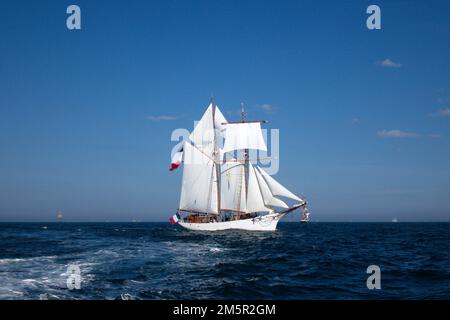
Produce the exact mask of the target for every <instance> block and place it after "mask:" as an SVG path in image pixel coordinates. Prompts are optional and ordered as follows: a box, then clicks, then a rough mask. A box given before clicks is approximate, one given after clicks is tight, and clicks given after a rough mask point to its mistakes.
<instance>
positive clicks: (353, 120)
mask: <svg viewBox="0 0 450 320" xmlns="http://www.w3.org/2000/svg"><path fill="white" fill-rule="evenodd" d="M360 123H361V120H359V118H353V119H352V124H360Z"/></svg>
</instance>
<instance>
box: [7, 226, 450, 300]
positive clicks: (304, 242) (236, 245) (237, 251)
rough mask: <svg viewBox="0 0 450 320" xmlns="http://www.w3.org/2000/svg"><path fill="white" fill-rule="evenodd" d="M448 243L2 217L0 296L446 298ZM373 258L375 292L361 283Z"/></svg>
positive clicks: (325, 230) (327, 230)
mask: <svg viewBox="0 0 450 320" xmlns="http://www.w3.org/2000/svg"><path fill="white" fill-rule="evenodd" d="M45 226H46V228H45ZM449 249H450V223H423V224H421V223H310V224H299V223H281V224H279V230H278V231H276V232H267V233H265V232H256V233H255V232H243V231H230V232H218V233H197V232H192V231H187V230H182V229H181V228H179V227H174V226H171V225H170V224H168V223H117V224H116V223H80V224H78V223H59V224H58V223H48V224H45V223H25V224H17V223H3V224H0V299H39V298H55V299H56V298H57V299H120V298H135V299H361V298H363V299H365V298H368V299H392V298H393V299H438V298H439V299H450V253H449V252H450V250H449ZM69 264H77V265H79V267H80V269H81V277H82V282H81V289H80V290H69V289H67V285H66V280H67V276H68V275H67V274H66V270H67V267H68V265H69ZM372 264H375V265H379V266H380V268H381V286H382V289H381V290H368V289H367V287H366V279H367V277H368V275H367V274H366V268H367V267H368V266H369V265H372Z"/></svg>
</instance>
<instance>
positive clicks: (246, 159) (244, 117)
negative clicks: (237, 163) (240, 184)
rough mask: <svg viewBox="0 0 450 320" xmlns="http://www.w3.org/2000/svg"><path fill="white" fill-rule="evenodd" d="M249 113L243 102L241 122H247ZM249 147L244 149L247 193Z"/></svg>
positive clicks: (246, 189) (246, 187) (246, 188)
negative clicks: (246, 111)
mask: <svg viewBox="0 0 450 320" xmlns="http://www.w3.org/2000/svg"><path fill="white" fill-rule="evenodd" d="M246 116H247V114H246V113H245V110H244V103H243V102H241V122H245V120H246ZM248 153H249V151H248V149H244V177H245V179H244V181H245V194H246V195H247V191H248Z"/></svg>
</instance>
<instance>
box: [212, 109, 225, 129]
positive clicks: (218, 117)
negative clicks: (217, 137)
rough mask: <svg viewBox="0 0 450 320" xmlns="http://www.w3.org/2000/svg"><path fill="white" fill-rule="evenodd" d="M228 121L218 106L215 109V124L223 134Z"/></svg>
mask: <svg viewBox="0 0 450 320" xmlns="http://www.w3.org/2000/svg"><path fill="white" fill-rule="evenodd" d="M226 122H227V119H225V117H224V116H223V114H222V112H221V111H220V109H219V107H218V106H216V110H215V111H214V126H215V128H216V130H218V131H219V132H220V133H221V134H222V135H223V136H224V134H225V129H226V125H225V124H224V123H226Z"/></svg>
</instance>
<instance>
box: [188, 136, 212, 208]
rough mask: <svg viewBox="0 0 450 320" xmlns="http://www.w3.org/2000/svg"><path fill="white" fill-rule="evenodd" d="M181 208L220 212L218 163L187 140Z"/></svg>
mask: <svg viewBox="0 0 450 320" xmlns="http://www.w3.org/2000/svg"><path fill="white" fill-rule="evenodd" d="M183 149H184V168H183V182H182V186H181V198H180V210H184V211H193V212H203V213H218V212H219V210H218V203H217V183H216V182H217V176H216V168H215V166H216V164H215V163H214V160H213V159H212V158H210V157H208V156H207V155H206V154H205V153H204V152H202V151H201V150H199V149H198V148H197V147H196V146H193V145H192V144H191V143H190V142H188V141H186V142H185V143H184V146H183Z"/></svg>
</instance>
